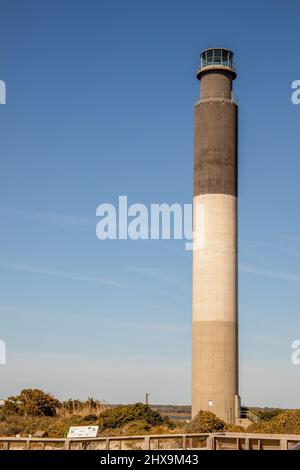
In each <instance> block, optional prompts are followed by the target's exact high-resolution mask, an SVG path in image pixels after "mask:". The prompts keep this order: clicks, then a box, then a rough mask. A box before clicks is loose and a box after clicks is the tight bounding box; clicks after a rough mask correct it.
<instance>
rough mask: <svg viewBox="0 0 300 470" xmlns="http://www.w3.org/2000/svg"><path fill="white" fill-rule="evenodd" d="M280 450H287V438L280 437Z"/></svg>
mask: <svg viewBox="0 0 300 470" xmlns="http://www.w3.org/2000/svg"><path fill="white" fill-rule="evenodd" d="M280 450H288V442H287V439H280Z"/></svg>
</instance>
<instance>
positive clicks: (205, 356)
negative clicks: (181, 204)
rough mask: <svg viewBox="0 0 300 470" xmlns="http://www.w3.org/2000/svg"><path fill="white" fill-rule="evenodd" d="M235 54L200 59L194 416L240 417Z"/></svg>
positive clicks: (231, 419) (215, 53) (208, 54)
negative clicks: (202, 411)
mask: <svg viewBox="0 0 300 470" xmlns="http://www.w3.org/2000/svg"><path fill="white" fill-rule="evenodd" d="M232 58H233V53H232V52H231V51H229V50H228V49H220V48H215V49H208V50H206V51H204V52H203V53H202V54H201V66H200V68H199V70H198V73H197V78H198V79H199V80H200V82H201V87H200V100H199V102H197V103H196V105H195V110H194V111H195V124H194V126H195V128H194V132H195V143H194V201H193V202H194V212H193V230H194V240H193V242H194V245H193V302H192V303H193V323H192V330H193V332H192V343H193V344H192V416H193V417H195V416H196V414H197V413H198V412H199V411H200V410H208V411H211V412H213V413H215V414H216V415H217V416H218V417H219V418H221V419H223V420H224V421H225V422H227V423H231V424H233V423H235V421H236V418H237V417H238V416H239V397H238V307H237V261H238V252H237V196H238V194H237V135H238V133H237V116H238V114H237V111H238V108H237V104H236V102H235V100H234V99H233V95H232V82H233V80H234V79H235V77H236V72H235V68H234V65H233V61H232Z"/></svg>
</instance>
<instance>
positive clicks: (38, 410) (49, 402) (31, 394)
mask: <svg viewBox="0 0 300 470" xmlns="http://www.w3.org/2000/svg"><path fill="white" fill-rule="evenodd" d="M59 405H60V403H59V401H58V400H57V399H56V398H54V397H53V396H52V395H50V394H49V393H45V392H43V390H39V389H38V388H34V389H31V388H25V389H24V390H22V391H21V393H20V395H17V396H15V397H9V398H8V399H7V400H6V401H5V404H4V407H3V409H2V413H3V414H4V415H10V414H17V415H19V416H25V417H27V416H55V415H56V408H58V407H59Z"/></svg>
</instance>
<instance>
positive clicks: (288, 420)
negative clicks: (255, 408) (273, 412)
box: [247, 410, 300, 434]
mask: <svg viewBox="0 0 300 470" xmlns="http://www.w3.org/2000/svg"><path fill="white" fill-rule="evenodd" d="M247 432H257V433H268V434H276V433H277V434H300V410H287V411H284V412H282V413H279V414H278V415H277V416H274V418H272V419H269V420H268V421H261V422H259V423H253V424H251V425H250V426H249V427H248V428H247Z"/></svg>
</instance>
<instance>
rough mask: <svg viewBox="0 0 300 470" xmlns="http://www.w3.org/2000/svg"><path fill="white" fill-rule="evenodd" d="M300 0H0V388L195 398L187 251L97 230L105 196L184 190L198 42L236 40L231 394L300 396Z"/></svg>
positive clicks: (169, 198)
mask: <svg viewBox="0 0 300 470" xmlns="http://www.w3.org/2000/svg"><path fill="white" fill-rule="evenodd" d="M299 14H300V7H299V4H298V2H297V1H296V0H295V1H292V0H289V1H286V2H281V1H279V0H272V1H265V2H261V1H257V0H255V1H252V2H251V3H250V2H238V1H233V0H228V1H227V2H224V1H221V0H219V1H217V0H216V1H214V2H204V1H199V0H198V1H194V0H189V1H183V0H181V1H179V0H172V1H171V0H165V1H163V2H162V1H158V0H152V1H151V2H150V1H135V0H128V1H126V2H124V1H121V0H110V1H104V0H101V1H96V0H89V2H84V1H83V0H77V1H74V0H73V1H71V0H63V1H58V0H53V1H51V2H47V1H43V2H41V1H37V0H27V1H26V2H20V1H16V0H9V1H8V0H0V15H1V20H2V21H1V28H0V79H1V80H4V81H5V82H6V85H7V104H6V105H5V106H0V135H1V170H0V179H1V182H0V216H1V231H0V250H1V258H0V259H1V262H0V286H1V287H0V289H1V300H0V312H1V318H2V321H1V334H0V338H1V339H2V340H4V341H5V342H6V345H7V365H6V366H1V368H0V374H1V376H2V379H1V388H0V395H2V396H6V395H9V394H15V393H17V392H18V391H19V390H20V389H21V388H23V387H27V386H30V387H33V386H34V387H42V388H44V389H46V390H48V391H50V392H52V393H54V394H55V395H57V396H59V397H60V398H65V397H70V396H71V397H80V398H85V397H87V396H95V397H97V398H100V399H105V400H107V401H110V402H133V401H137V400H143V399H144V394H145V393H146V392H150V393H151V400H152V402H155V403H189V402H190V348H191V345H190V336H191V335H190V330H191V254H190V253H189V252H187V251H185V250H184V242H183V241H164V240H159V241H147V240H145V241H127V240H121V241H100V240H98V239H97V238H96V235H95V228H96V223H97V219H96V217H95V211H96V207H97V205H98V204H100V203H102V202H110V203H117V200H118V196H119V195H122V194H125V195H127V196H128V200H129V203H134V202H141V203H144V204H147V205H148V204H150V203H162V202H167V203H173V202H179V203H181V204H183V203H191V202H192V191H193V188H192V180H193V174H192V171H193V100H194V98H195V97H196V96H197V95H198V94H199V90H198V88H199V83H198V82H197V80H196V78H195V69H196V66H197V63H198V58H199V53H200V51H201V50H202V49H204V48H206V47H212V46H215V45H217V46H223V47H230V48H232V49H233V51H234V53H235V61H236V65H237V69H238V79H237V80H236V82H235V93H236V94H237V95H238V96H239V99H240V109H239V197H240V198H239V252H240V259H239V269H240V277H239V315H240V388H241V390H240V392H241V396H242V401H243V403H246V404H248V405H269V406H272V405H275V406H286V407H299V406H300V404H299V392H300V380H299V379H300V366H298V367H297V366H294V365H292V364H291V360H290V357H291V352H292V351H291V342H292V341H293V340H294V339H299V337H300V315H299V303H300V302H299V301H300V293H299V292H300V268H299V259H300V216H299V197H300V186H299V171H300V159H299V151H298V148H299V122H300V105H299V106H296V105H293V104H292V103H291V93H292V90H291V83H292V81H294V80H297V79H300V72H299V51H298V43H299Z"/></svg>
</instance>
